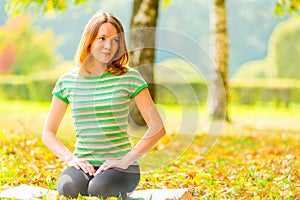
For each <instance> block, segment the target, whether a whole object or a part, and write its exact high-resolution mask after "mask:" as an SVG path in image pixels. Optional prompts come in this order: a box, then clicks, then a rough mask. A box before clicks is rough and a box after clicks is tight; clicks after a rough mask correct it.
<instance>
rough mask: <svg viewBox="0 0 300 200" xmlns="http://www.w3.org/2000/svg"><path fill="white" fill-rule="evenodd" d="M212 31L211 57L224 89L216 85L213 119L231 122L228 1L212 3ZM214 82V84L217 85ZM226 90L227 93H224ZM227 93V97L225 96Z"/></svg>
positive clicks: (214, 0)
mask: <svg viewBox="0 0 300 200" xmlns="http://www.w3.org/2000/svg"><path fill="white" fill-rule="evenodd" d="M210 2H211V3H210V12H209V13H210V17H209V18H210V30H211V38H210V39H211V56H212V59H213V60H214V62H215V64H216V65H217V70H218V72H216V73H219V74H220V76H219V78H221V79H222V83H223V85H224V88H223V87H220V85H216V86H215V87H212V88H214V89H213V90H212V91H210V92H211V93H212V96H213V97H214V98H215V99H214V101H215V102H216V104H215V105H216V106H214V107H213V108H212V110H211V115H212V118H213V119H217V120H219V119H222V118H224V116H225V120H226V121H230V119H229V114H228V101H229V82H228V35H227V23H226V3H225V2H226V0H211V1H210ZM217 81H220V80H214V81H213V82H212V84H216V82H217ZM224 89H225V91H224ZM224 92H225V95H224ZM224 96H225V98H224Z"/></svg>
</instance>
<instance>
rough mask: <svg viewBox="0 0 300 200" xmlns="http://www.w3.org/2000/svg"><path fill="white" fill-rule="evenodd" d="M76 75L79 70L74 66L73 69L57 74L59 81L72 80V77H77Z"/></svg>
mask: <svg viewBox="0 0 300 200" xmlns="http://www.w3.org/2000/svg"><path fill="white" fill-rule="evenodd" d="M78 75H79V71H78V70H77V69H76V68H75V69H74V70H72V71H69V72H65V73H63V74H61V75H60V76H59V80H60V81H64V80H72V79H74V78H78Z"/></svg>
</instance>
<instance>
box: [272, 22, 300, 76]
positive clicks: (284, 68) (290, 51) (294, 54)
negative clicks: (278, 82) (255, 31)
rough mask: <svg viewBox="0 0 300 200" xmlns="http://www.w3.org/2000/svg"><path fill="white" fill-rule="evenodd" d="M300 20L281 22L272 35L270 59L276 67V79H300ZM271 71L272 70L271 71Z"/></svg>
mask: <svg viewBox="0 0 300 200" xmlns="http://www.w3.org/2000/svg"><path fill="white" fill-rule="evenodd" d="M299 47H300V20H299V19H298V18H292V19H289V20H287V21H285V22H281V23H280V24H279V25H278V26H277V27H276V28H275V29H274V32H273V33H272V35H271V38H270V43H269V54H270V55H268V56H270V58H269V59H273V60H272V63H273V64H274V66H270V65H269V66H268V67H275V70H276V71H275V77H277V78H295V79H300V70H299V67H300V61H299V57H300V48H299ZM269 71H270V69H269Z"/></svg>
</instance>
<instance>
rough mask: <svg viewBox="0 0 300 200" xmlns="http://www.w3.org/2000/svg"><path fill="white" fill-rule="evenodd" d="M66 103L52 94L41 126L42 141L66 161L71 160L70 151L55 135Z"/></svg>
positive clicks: (66, 105)
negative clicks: (47, 111) (48, 108)
mask: <svg viewBox="0 0 300 200" xmlns="http://www.w3.org/2000/svg"><path fill="white" fill-rule="evenodd" d="M67 107H68V104H67V103H65V102H63V101H62V100H60V99H59V98H57V97H56V96H53V98H52V104H51V107H50V110H49V113H48V116H47V119H46V122H45V125H44V128H43V132H42V141H43V143H44V144H45V145H46V146H47V147H48V148H49V149H50V150H51V151H52V152H53V153H54V154H55V155H56V156H57V157H58V158H60V159H61V160H63V161H64V162H66V163H68V162H69V161H71V160H72V158H73V154H72V152H71V151H70V150H69V149H68V148H67V147H65V146H64V145H63V144H62V142H61V141H60V140H59V139H58V137H57V131H58V128H59V126H60V124H61V122H62V119H63V117H64V115H65V113H66V110H67Z"/></svg>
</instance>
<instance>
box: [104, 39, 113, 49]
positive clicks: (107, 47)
mask: <svg viewBox="0 0 300 200" xmlns="http://www.w3.org/2000/svg"><path fill="white" fill-rule="evenodd" d="M111 43H112V41H111V40H105V42H104V48H105V49H111V45H112V44H111Z"/></svg>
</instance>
